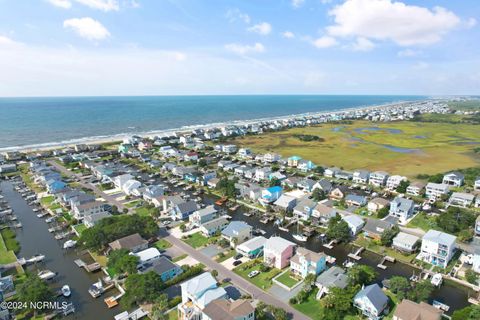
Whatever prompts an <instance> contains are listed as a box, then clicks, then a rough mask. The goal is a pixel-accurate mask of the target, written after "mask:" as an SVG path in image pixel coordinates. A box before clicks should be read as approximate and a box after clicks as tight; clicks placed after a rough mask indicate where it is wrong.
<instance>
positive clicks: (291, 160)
mask: <svg viewBox="0 0 480 320" xmlns="http://www.w3.org/2000/svg"><path fill="white" fill-rule="evenodd" d="M300 160H302V157H300V156H291V157H288V159H287V166H289V167H294V168H296V167H297V166H298V162H299V161H300Z"/></svg>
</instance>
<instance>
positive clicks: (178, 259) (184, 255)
mask: <svg viewBox="0 0 480 320" xmlns="http://www.w3.org/2000/svg"><path fill="white" fill-rule="evenodd" d="M186 257H188V254H186V253H184V254H181V255H179V256H178V257H175V258H173V259H172V262H178V261H180V260H183V259H185V258H186Z"/></svg>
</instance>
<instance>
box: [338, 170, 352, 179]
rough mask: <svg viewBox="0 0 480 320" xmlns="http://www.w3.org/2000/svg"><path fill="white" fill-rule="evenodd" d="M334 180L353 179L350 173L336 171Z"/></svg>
mask: <svg viewBox="0 0 480 320" xmlns="http://www.w3.org/2000/svg"><path fill="white" fill-rule="evenodd" d="M335 178H337V179H339V180H347V181H348V180H352V178H353V174H352V173H350V172H347V171H338V172H337V173H336V174H335Z"/></svg>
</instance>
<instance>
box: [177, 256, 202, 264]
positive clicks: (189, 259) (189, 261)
mask: <svg viewBox="0 0 480 320" xmlns="http://www.w3.org/2000/svg"><path fill="white" fill-rule="evenodd" d="M177 264H178V265H179V266H194V265H196V264H198V261H197V260H195V259H194V258H192V257H190V256H188V257H186V258H185V259H182V260H180V261H177Z"/></svg>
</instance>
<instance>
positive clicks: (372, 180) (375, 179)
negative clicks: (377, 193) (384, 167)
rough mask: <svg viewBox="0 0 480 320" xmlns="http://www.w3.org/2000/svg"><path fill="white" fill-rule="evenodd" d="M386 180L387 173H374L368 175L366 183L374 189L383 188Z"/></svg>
mask: <svg viewBox="0 0 480 320" xmlns="http://www.w3.org/2000/svg"><path fill="white" fill-rule="evenodd" d="M387 179H388V173H386V172H385V171H375V172H372V173H370V176H369V177H368V183H369V184H371V185H373V186H375V187H383V186H384V185H385V184H386V182H387Z"/></svg>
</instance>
